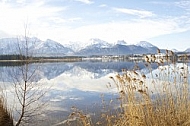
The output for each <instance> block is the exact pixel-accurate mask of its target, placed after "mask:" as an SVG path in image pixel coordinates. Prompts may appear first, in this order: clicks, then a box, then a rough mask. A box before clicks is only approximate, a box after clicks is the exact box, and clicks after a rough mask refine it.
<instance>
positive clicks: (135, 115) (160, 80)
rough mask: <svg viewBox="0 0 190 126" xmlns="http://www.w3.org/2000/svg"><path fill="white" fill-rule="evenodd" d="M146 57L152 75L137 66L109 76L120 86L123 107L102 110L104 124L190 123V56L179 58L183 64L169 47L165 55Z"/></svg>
mask: <svg viewBox="0 0 190 126" xmlns="http://www.w3.org/2000/svg"><path fill="white" fill-rule="evenodd" d="M146 58H149V59H148V60H147V62H146V63H145V66H146V67H147V69H148V70H149V73H150V74H149V75H145V74H144V73H142V72H141V71H140V70H138V66H135V67H134V70H123V73H122V74H118V75H116V76H115V77H110V78H111V79H112V80H113V82H114V85H115V86H116V88H117V91H118V95H119V98H118V99H119V101H120V107H118V108H117V109H116V110H115V113H114V114H109V113H102V117H101V118H104V119H105V121H106V124H105V123H104V125H107V126H160V125H163V126H189V125H190V116H189V115H190V100H189V82H188V81H189V71H188V64H187V63H188V57H187V56H184V57H183V59H180V60H184V61H183V63H182V64H180V65H179V64H177V63H176V57H175V55H174V53H173V52H170V51H167V50H166V57H163V58H160V59H155V56H154V55H152V56H151V57H146ZM150 59H151V60H150ZM152 62H154V63H155V62H156V63H157V64H158V71H157V72H156V73H155V72H154V71H153V70H152V68H151V63H152ZM114 85H112V87H113V86H114ZM75 114H76V113H74V114H73V116H75ZM76 115H77V114H76ZM77 119H78V121H81V125H86V126H87V125H88V126H90V125H103V124H102V123H101V121H99V122H97V123H96V122H95V123H91V122H90V123H89V122H88V120H89V117H87V116H77Z"/></svg>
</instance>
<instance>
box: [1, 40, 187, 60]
mask: <svg viewBox="0 0 190 126" xmlns="http://www.w3.org/2000/svg"><path fill="white" fill-rule="evenodd" d="M26 39H27V41H28V48H29V51H32V52H34V53H33V54H34V56H45V57H50V56H54V57H55V56H57V57H59V56H65V55H82V56H89V55H128V54H150V53H157V49H159V48H158V47H157V46H155V45H153V44H151V43H150V42H147V41H140V42H139V43H137V44H127V42H125V41H124V40H118V41H117V42H116V43H114V44H110V43H109V42H106V41H104V40H101V39H99V38H92V39H90V40H89V41H87V44H85V45H84V44H80V43H74V42H72V43H71V45H70V44H65V45H63V44H61V43H59V42H56V41H54V40H51V39H47V40H46V41H42V40H40V39H38V38H36V37H32V38H24V37H22V38H3V39H0V49H1V50H0V55H6V54H18V52H19V51H18V49H19V47H20V48H21V49H23V48H24V46H23V45H22V44H23V42H25V41H26ZM189 50H190V48H188V49H187V50H186V52H190V51H189ZM176 51H177V50H175V52H176ZM162 52H163V51H162Z"/></svg>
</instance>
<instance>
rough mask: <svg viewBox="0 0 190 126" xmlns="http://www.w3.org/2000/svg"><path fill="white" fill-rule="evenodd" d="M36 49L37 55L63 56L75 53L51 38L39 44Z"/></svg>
mask: <svg viewBox="0 0 190 126" xmlns="http://www.w3.org/2000/svg"><path fill="white" fill-rule="evenodd" d="M34 50H35V53H34V54H35V55H36V56H63V55H65V54H71V53H73V50H72V49H70V48H67V47H64V46H63V45H62V44H60V43H58V42H55V41H53V40H50V39H47V40H46V41H45V42H41V43H40V44H38V45H37V46H36V47H35V48H34Z"/></svg>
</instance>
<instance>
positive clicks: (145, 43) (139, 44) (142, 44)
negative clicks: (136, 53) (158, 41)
mask: <svg viewBox="0 0 190 126" xmlns="http://www.w3.org/2000/svg"><path fill="white" fill-rule="evenodd" d="M136 45H137V46H141V47H143V48H152V47H156V46H154V45H152V44H151V43H149V42H146V41H140V42H139V43H137V44H136Z"/></svg>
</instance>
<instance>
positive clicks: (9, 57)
mask: <svg viewBox="0 0 190 126" xmlns="http://www.w3.org/2000/svg"><path fill="white" fill-rule="evenodd" d="M24 59H27V58H26V56H23V55H19V54H12V55H0V60H24Z"/></svg>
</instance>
